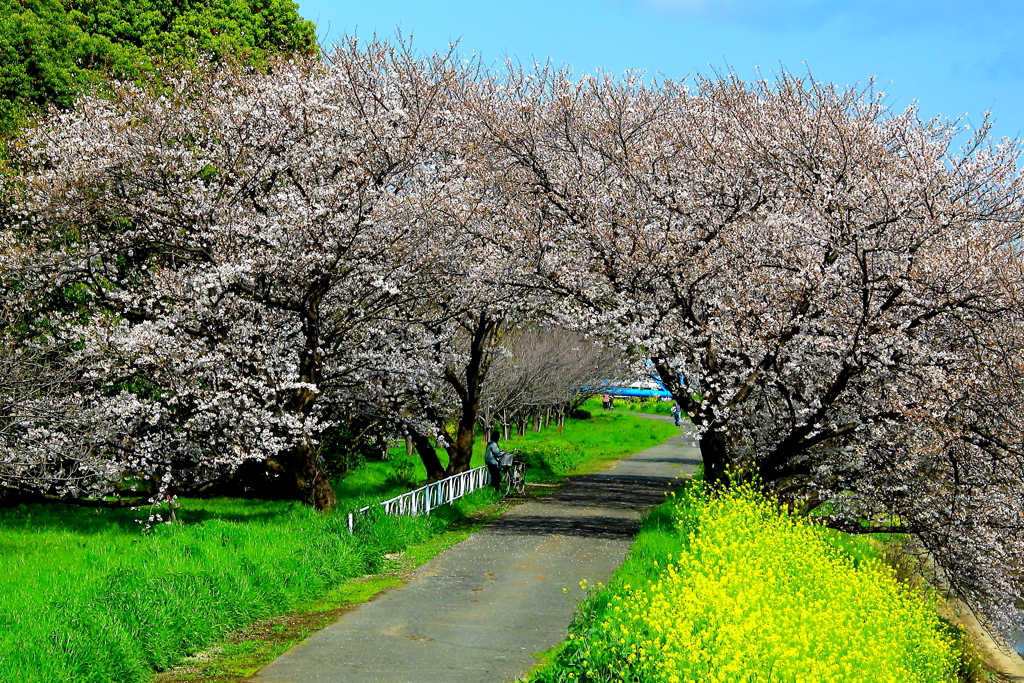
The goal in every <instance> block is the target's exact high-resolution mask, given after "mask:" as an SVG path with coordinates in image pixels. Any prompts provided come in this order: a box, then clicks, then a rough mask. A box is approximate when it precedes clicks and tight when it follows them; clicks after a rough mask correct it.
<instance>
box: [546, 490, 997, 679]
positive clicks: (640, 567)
mask: <svg viewBox="0 0 1024 683" xmlns="http://www.w3.org/2000/svg"><path fill="white" fill-rule="evenodd" d="M530 680H531V681H532V682H533V683H568V682H569V681H572V682H579V681H584V682H587V683H606V682H611V681H615V682H620V681H645V683H691V682H692V683H697V682H698V681H699V682H700V683H715V682H720V683H738V682H740V681H787V682H788V681H792V682H800V681H807V682H808V683H810V682H812V681H813V682H814V683H833V682H834V683H855V682H859V681H864V682H865V683H867V682H871V683H887V682H891V683H925V682H928V683H932V682H934V683H939V682H943V683H945V682H953V681H980V680H985V674H984V672H983V670H982V668H981V665H980V662H979V660H978V658H977V656H976V655H975V654H973V651H972V649H971V648H970V647H969V646H967V645H966V642H965V639H964V636H963V635H962V633H961V632H960V631H959V630H958V629H955V628H953V627H951V626H949V625H948V624H946V623H944V622H943V621H942V620H941V619H940V618H939V616H938V615H937V613H936V611H935V609H934V604H932V603H931V598H930V597H929V596H927V595H926V594H924V593H922V592H920V591H917V590H915V589H911V588H909V587H908V586H907V585H906V584H903V583H901V582H899V581H898V580H897V579H896V577H895V574H894V571H893V570H892V569H891V568H890V567H889V566H887V565H885V564H884V563H883V562H882V561H881V557H880V552H879V547H878V545H877V544H876V542H872V541H871V540H869V539H867V538H864V537H860V536H858V537H851V536H849V535H846V534H839V533H837V532H833V531H830V530H827V529H824V528H822V527H819V526H815V525H813V524H809V523H808V522H807V521H806V520H804V519H800V518H797V517H793V516H791V515H790V514H788V513H787V512H786V511H785V509H784V508H780V507H779V506H778V505H776V504H774V503H772V502H771V501H769V500H766V499H765V498H764V497H762V496H761V495H760V494H759V493H755V492H753V491H752V490H750V489H749V488H746V489H740V490H738V491H733V492H731V493H729V494H725V495H722V496H720V497H709V496H706V495H704V494H703V492H702V488H701V487H699V486H697V485H694V484H691V485H690V486H689V487H687V489H685V490H684V491H683V492H682V493H681V494H679V495H677V496H675V497H673V498H672V499H670V500H668V501H666V502H665V503H664V504H663V505H661V506H660V507H658V508H657V509H655V510H654V511H652V512H651V513H650V514H649V515H648V516H647V517H646V518H645V520H644V521H643V524H642V528H641V532H640V534H639V535H638V537H637V540H636V542H635V543H634V546H633V548H632V550H631V552H630V555H629V557H628V558H627V560H626V562H625V563H624V564H623V565H622V567H620V569H619V570H618V571H617V572H616V574H615V576H614V578H613V580H612V581H611V583H610V584H609V586H608V587H597V588H595V589H594V590H593V592H592V593H591V594H590V597H589V598H588V599H587V600H585V601H584V602H583V603H582V604H581V606H580V609H579V611H578V612H577V617H576V619H575V621H574V623H573V625H572V627H571V629H570V639H569V640H568V641H566V642H565V643H564V644H563V645H562V646H561V647H560V648H558V649H556V651H555V652H554V653H553V654H552V655H551V659H550V661H549V662H548V663H547V664H546V665H545V666H542V667H541V668H540V669H538V671H536V672H534V674H533V675H532V677H531V678H530Z"/></svg>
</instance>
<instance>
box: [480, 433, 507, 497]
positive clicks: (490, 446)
mask: <svg viewBox="0 0 1024 683" xmlns="http://www.w3.org/2000/svg"><path fill="white" fill-rule="evenodd" d="M500 438H501V434H500V433H498V432H491V438H490V440H489V441H488V442H487V450H486V451H485V452H484V463H485V464H486V465H487V471H488V472H490V473H491V486H493V487H494V490H495V491H500V490H501V466H500V464H499V463H501V456H503V455H505V451H503V450H501V449H500V448H498V439H500Z"/></svg>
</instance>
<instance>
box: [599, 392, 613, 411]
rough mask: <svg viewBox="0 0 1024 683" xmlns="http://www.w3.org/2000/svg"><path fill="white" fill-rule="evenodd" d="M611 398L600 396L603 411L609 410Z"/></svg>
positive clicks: (606, 395)
mask: <svg viewBox="0 0 1024 683" xmlns="http://www.w3.org/2000/svg"><path fill="white" fill-rule="evenodd" d="M611 402H612V397H611V396H609V395H608V394H601V406H602V407H603V408H604V409H605V410H611Z"/></svg>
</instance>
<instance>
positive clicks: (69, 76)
mask: <svg viewBox="0 0 1024 683" xmlns="http://www.w3.org/2000/svg"><path fill="white" fill-rule="evenodd" d="M317 50H318V45H317V40H316V31H315V27H314V25H313V24H312V23H311V22H309V21H307V20H305V19H303V18H302V17H301V16H300V15H299V14H298V6H297V5H296V4H295V3H294V2H292V0H0V135H10V134H11V133H13V132H14V131H15V130H17V128H18V127H19V126H20V125H22V124H23V123H24V122H25V119H26V116H27V115H29V114H30V113H32V112H34V111H39V110H41V109H42V108H44V107H46V106H47V105H49V104H55V105H57V106H59V107H67V106H69V105H70V104H71V102H72V101H73V100H74V98H75V96H76V95H78V94H79V93H80V92H81V91H82V90H83V89H84V88H86V87H88V86H90V85H92V84H95V83H99V82H101V81H102V80H103V79H104V78H108V77H112V78H120V79H138V78H143V77H146V76H147V75H148V74H149V73H151V72H153V70H154V69H155V68H156V67H157V66H159V65H161V64H167V63H175V62H179V61H186V62H192V61H194V60H195V59H196V58H197V57H198V56H199V55H209V56H210V57H212V58H213V59H222V58H225V57H231V58H233V59H239V60H241V61H243V62H247V63H251V64H261V63H264V62H265V61H266V58H267V55H268V54H269V53H276V52H302V53H306V54H312V53H314V52H316V51H317Z"/></svg>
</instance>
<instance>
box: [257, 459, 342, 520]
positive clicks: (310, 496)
mask: <svg viewBox="0 0 1024 683" xmlns="http://www.w3.org/2000/svg"><path fill="white" fill-rule="evenodd" d="M267 469H268V470H269V471H270V472H271V474H273V475H275V476H276V486H275V487H274V488H275V489H277V493H278V495H280V496H281V497H282V498H297V499H299V500H301V501H302V502H303V503H306V504H307V505H311V506H313V508H315V509H317V510H324V511H326V510H333V509H334V506H335V505H336V504H337V502H338V497H337V495H336V494H335V493H334V489H333V488H331V482H330V480H329V479H328V478H327V473H326V472H325V471H324V469H323V468H322V467H321V466H320V463H319V453H318V452H317V450H316V449H315V448H313V447H312V446H310V445H309V444H299V445H297V446H295V447H294V448H291V449H289V450H287V451H285V452H283V453H281V454H279V455H278V456H277V457H276V458H271V459H269V460H267Z"/></svg>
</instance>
